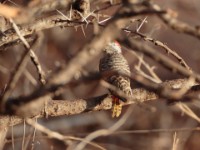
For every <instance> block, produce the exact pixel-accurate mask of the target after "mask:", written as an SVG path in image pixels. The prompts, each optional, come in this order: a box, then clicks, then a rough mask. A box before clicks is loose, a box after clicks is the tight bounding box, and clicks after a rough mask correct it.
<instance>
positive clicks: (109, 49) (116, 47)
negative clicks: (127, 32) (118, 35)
mask: <svg viewBox="0 0 200 150" xmlns="http://www.w3.org/2000/svg"><path fill="white" fill-rule="evenodd" d="M104 52H105V53H107V54H113V53H121V52H122V49H121V46H120V44H119V43H118V42H117V41H114V42H110V43H109V44H108V45H107V46H106V47H105V48H104Z"/></svg>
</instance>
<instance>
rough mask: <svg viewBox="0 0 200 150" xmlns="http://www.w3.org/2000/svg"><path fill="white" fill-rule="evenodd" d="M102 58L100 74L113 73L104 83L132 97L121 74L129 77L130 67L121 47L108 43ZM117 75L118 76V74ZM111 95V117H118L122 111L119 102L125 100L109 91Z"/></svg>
mask: <svg viewBox="0 0 200 150" xmlns="http://www.w3.org/2000/svg"><path fill="white" fill-rule="evenodd" d="M103 52H104V54H103V57H102V58H101V59H100V62H99V71H100V73H108V74H109V72H112V71H113V72H115V73H116V74H114V75H113V74H112V75H110V76H107V77H106V78H105V81H107V82H108V83H110V84H112V85H113V86H115V87H116V88H118V89H119V90H121V91H122V92H123V93H124V94H126V95H127V96H132V90H131V86H130V79H129V78H128V77H124V76H123V75H122V74H125V75H128V76H129V75H130V74H131V72H130V67H129V65H128V62H127V60H126V59H125V58H124V56H123V55H122V50H121V46H120V44H119V43H118V42H117V41H114V42H111V43H109V44H108V45H107V46H106V47H105V48H104V49H103ZM118 73H119V74H118ZM109 91H110V93H111V95H112V100H113V101H112V102H113V103H112V117H119V115H120V114H121V110H122V105H121V101H123V102H125V101H126V99H125V98H122V97H120V96H119V95H118V94H117V93H116V92H114V91H112V90H110V89H109Z"/></svg>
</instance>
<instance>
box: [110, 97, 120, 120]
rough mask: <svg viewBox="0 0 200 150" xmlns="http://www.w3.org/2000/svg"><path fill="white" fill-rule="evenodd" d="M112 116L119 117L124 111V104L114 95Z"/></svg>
mask: <svg viewBox="0 0 200 150" xmlns="http://www.w3.org/2000/svg"><path fill="white" fill-rule="evenodd" d="M112 99H113V103H112V118H114V117H119V116H120V114H121V112H122V104H120V101H119V98H117V97H114V96H112Z"/></svg>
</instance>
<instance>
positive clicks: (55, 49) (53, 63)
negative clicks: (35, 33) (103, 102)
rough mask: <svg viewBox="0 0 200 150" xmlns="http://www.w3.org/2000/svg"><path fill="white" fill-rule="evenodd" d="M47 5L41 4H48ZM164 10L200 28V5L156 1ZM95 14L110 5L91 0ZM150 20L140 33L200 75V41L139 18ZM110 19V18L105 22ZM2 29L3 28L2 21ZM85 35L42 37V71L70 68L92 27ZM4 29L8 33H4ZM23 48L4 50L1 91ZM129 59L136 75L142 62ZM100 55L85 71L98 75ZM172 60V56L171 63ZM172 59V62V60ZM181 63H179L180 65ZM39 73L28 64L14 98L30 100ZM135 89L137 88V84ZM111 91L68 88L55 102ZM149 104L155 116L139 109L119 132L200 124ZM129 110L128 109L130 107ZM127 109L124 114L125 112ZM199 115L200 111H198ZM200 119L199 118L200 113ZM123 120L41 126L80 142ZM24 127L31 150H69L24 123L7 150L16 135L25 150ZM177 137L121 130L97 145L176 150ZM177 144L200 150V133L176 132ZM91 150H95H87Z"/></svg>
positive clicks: (84, 119)
mask: <svg viewBox="0 0 200 150" xmlns="http://www.w3.org/2000/svg"><path fill="white" fill-rule="evenodd" d="M30 1H31V0H29V1H28V0H12V1H6V2H5V4H7V5H11V6H13V5H15V4H16V5H17V6H20V7H21V6H23V7H26V5H27V4H28V3H29V2H30ZM45 1H48V0H43V1H42V0H41V2H45ZM153 2H155V3H157V4H158V5H159V6H160V7H161V8H163V9H171V10H173V11H176V12H177V15H178V17H177V18H178V19H179V20H181V21H184V22H186V23H187V24H189V25H191V26H197V25H200V19H199V18H200V1H199V0H191V1H188V0H167V1H164V0H153ZM91 3H92V8H91V10H96V9H98V8H99V7H100V8H101V7H102V6H103V3H109V1H106V0H105V1H92V2H91ZM117 8H118V6H116V7H112V8H109V9H107V10H103V11H100V12H99V13H100V14H106V15H108V16H112V14H113V13H114V12H115V11H116V10H117ZM145 17H147V19H146V22H145V23H144V25H143V26H142V28H141V29H140V32H141V33H143V34H145V35H147V36H148V37H151V38H153V39H155V40H159V41H161V42H163V43H164V44H166V45H167V46H168V47H170V48H171V49H172V50H174V51H176V52H177V53H178V54H179V55H180V56H181V57H182V58H183V59H184V60H185V61H186V63H187V64H188V65H189V66H190V67H191V68H192V70H194V71H196V72H198V73H200V67H199V64H200V42H199V40H198V39H196V38H194V37H191V36H188V35H184V34H181V33H177V32H175V31H173V30H172V29H171V28H169V27H168V26H167V25H165V24H164V23H163V22H162V21H160V19H159V18H158V17H156V16H150V15H149V16H141V17H138V18H139V19H141V20H143V19H144V18H145ZM101 19H105V18H101ZM0 21H1V22H2V23H1V22H0V24H2V26H3V23H4V22H3V20H2V18H1V20H0ZM139 24H140V22H135V23H133V24H131V26H130V29H133V30H135V29H136V28H137V27H138V26H139ZM83 29H84V32H83V30H82V29H81V27H76V28H74V27H70V28H68V27H67V28H65V27H62V28H61V27H55V28H52V29H48V30H45V31H42V32H40V33H39V35H40V40H41V41H40V44H39V46H38V47H37V49H35V52H36V54H37V56H38V57H39V61H40V63H41V65H42V67H43V68H44V70H45V73H46V74H47V75H50V74H51V73H52V72H53V71H55V70H56V68H58V67H61V66H63V65H65V64H67V63H68V62H69V61H70V59H71V58H73V57H74V56H75V55H76V54H77V53H78V52H79V50H80V49H81V47H82V46H83V45H84V44H85V43H87V42H88V41H89V40H90V39H91V37H92V35H93V30H94V29H93V26H91V25H88V26H83ZM2 30H4V29H3V28H2ZM144 44H148V45H151V46H152V47H154V48H155V49H156V50H158V51H159V52H162V53H164V54H166V55H167V53H166V52H165V51H164V50H163V49H162V48H159V47H158V46H155V45H153V44H152V43H150V42H147V41H144ZM23 50H24V49H23V46H21V45H16V46H12V47H9V48H6V49H5V50H1V51H0V81H1V82H0V89H1V90H3V89H4V88H5V85H6V84H7V82H8V80H9V78H10V75H11V72H12V71H13V69H14V67H15V65H16V63H17V62H18V60H19V59H20V56H21V54H22V52H23ZM123 54H124V56H125V57H126V58H127V60H128V62H129V64H130V66H131V71H132V73H133V74H134V73H135V65H137V64H138V59H137V58H136V57H135V56H134V55H132V54H131V53H130V52H129V51H127V50H125V49H124V50H123ZM100 58H101V55H99V56H97V57H96V58H94V59H93V60H92V61H91V62H90V63H89V64H88V65H86V66H85V67H84V70H86V71H98V63H99V59H100ZM170 58H171V56H170V55H169V59H170ZM171 59H173V58H171ZM144 60H145V61H146V62H148V64H149V65H150V66H155V67H156V69H155V72H156V73H157V75H158V76H159V77H160V78H161V80H162V81H165V80H170V79H177V78H183V76H180V75H177V74H174V73H172V72H170V71H168V70H166V69H164V68H163V67H162V66H161V65H159V64H157V63H156V62H153V61H152V60H150V59H149V58H146V57H144ZM175 61H176V60H175ZM37 78H38V77H37V72H36V70H35V67H34V66H33V64H32V63H31V62H29V63H28V65H27V67H26V70H25V71H24V73H23V75H22V76H21V78H20V81H19V82H18V84H17V87H16V88H15V90H14V92H13V96H19V95H26V94H28V93H31V92H32V91H33V90H34V89H35V87H37V85H38V81H37ZM133 88H136V87H134V83H133ZM107 92H108V91H107V90H106V89H105V88H104V87H102V86H100V85H99V84H98V82H91V83H87V84H80V85H77V86H75V87H71V88H66V91H65V92H64V94H62V95H60V96H58V97H56V98H55V99H66V100H72V99H75V98H89V97H93V96H99V95H101V94H104V93H107ZM147 103H148V105H151V106H153V107H155V108H156V111H154V112H151V111H149V110H145V109H142V108H140V107H138V106H133V112H132V114H131V116H130V117H129V118H128V120H127V121H126V123H125V124H124V125H123V126H122V127H121V128H120V130H151V129H170V128H185V127H188V128H193V127H197V126H198V125H199V124H198V123H197V121H195V120H194V119H192V118H190V117H188V116H186V115H184V114H183V113H181V111H180V110H179V109H177V107H176V106H173V105H172V106H168V105H166V104H165V102H164V101H162V100H158V101H149V102H147ZM127 107H128V106H127ZM127 107H125V109H123V113H125V112H126V109H127ZM196 113H197V114H198V113H199V111H198V110H196ZM199 114H200V113H199ZM118 119H119V118H116V119H113V118H112V117H111V111H100V112H91V113H85V114H80V115H74V116H61V117H55V118H48V119H39V120H38V122H39V123H40V124H42V125H44V126H45V127H47V128H49V129H51V130H53V131H57V132H59V133H62V134H64V135H71V136H77V137H85V136H87V135H88V134H90V133H91V132H93V131H96V130H98V129H104V128H109V127H110V126H112V125H113V124H114V123H115V122H116V121H117V120H118ZM24 128H25V131H26V132H25V136H26V140H25V144H26V149H32V148H33V149H38V150H39V149H65V148H66V147H65V145H64V144H62V143H61V142H59V141H57V140H52V139H49V138H48V137H47V136H46V135H44V134H42V133H41V132H40V131H36V138H35V140H34V141H33V140H32V136H33V133H34V129H33V128H32V127H29V126H28V125H26V126H24V124H20V125H17V126H14V127H11V128H10V130H9V133H8V135H7V142H6V146H5V149H12V142H13V141H12V135H13V136H14V144H15V149H21V145H22V139H23V133H24ZM174 135H175V132H149V133H143V134H142V133H140V134H139V133H138V134H136V133H126V134H125V133H124V134H118V133H117V131H116V133H114V134H111V135H109V136H103V137H99V138H97V139H95V140H94V142H96V143H98V144H99V145H101V146H103V147H105V148H106V149H115V150H131V149H134V150H146V149H148V150H168V149H172V146H173V140H174ZM176 137H177V139H179V142H178V146H177V150H182V149H184V150H198V149H200V142H199V141H198V140H200V134H199V132H198V131H187V132H177V133H176ZM86 149H95V148H94V147H91V146H88V147H86Z"/></svg>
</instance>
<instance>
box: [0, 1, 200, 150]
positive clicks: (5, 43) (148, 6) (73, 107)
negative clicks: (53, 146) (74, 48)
mask: <svg viewBox="0 0 200 150" xmlns="http://www.w3.org/2000/svg"><path fill="white" fill-rule="evenodd" d="M82 2H83V3H82ZM0 6H1V5H0ZM2 6H4V5H2ZM113 6H119V9H118V10H117V11H116V13H115V14H114V15H113V16H112V17H110V18H107V19H105V20H104V21H102V22H98V21H99V18H97V17H98V14H97V13H99V12H101V11H104V10H105V9H108V8H111V7H113ZM5 8H6V9H7V8H8V6H6V7H5ZM11 10H13V11H17V12H15V14H14V15H12V16H7V15H4V14H5V13H3V15H4V17H5V18H7V19H8V20H10V23H11V25H12V27H11V28H8V29H7V30H6V31H1V32H2V33H0V49H6V48H7V47H9V46H12V45H16V44H18V43H23V45H24V46H25V48H26V51H25V52H24V53H23V54H22V56H21V59H20V61H19V63H18V64H17V65H16V67H15V71H14V72H13V76H12V77H11V78H10V80H9V82H8V85H7V88H6V91H5V93H4V94H3V96H2V97H1V108H2V109H1V111H2V112H3V113H4V114H3V113H2V116H0V128H1V129H4V128H6V127H8V126H12V125H16V124H19V123H21V122H22V121H23V118H24V117H25V118H35V117H36V118H42V117H45V114H48V116H61V115H74V114H80V113H85V112H90V111H99V110H107V109H110V108H111V107H112V99H111V98H110V96H109V95H107V94H105V95H101V96H98V97H92V98H89V99H82V98H80V99H74V100H52V99H51V98H52V97H53V96H56V95H59V94H61V93H63V92H64V91H65V88H66V87H72V86H74V85H77V84H80V83H83V82H84V83H86V82H91V81H98V82H99V84H100V85H102V86H104V87H106V88H109V89H112V90H114V91H116V92H117V93H119V95H120V91H119V90H118V89H116V88H115V87H114V86H112V85H110V84H108V83H106V82H104V81H102V80H101V79H102V77H103V75H100V74H94V75H93V74H89V75H88V76H82V78H80V79H79V80H74V76H75V74H77V73H78V72H81V70H82V69H83V67H84V66H85V65H86V64H88V62H90V61H91V60H92V59H93V58H95V56H98V55H99V54H100V53H101V51H102V49H103V48H104V47H105V45H106V44H107V43H109V42H111V41H113V40H115V39H119V41H120V43H122V44H123V45H124V46H125V47H127V48H128V49H129V50H134V51H137V52H140V53H142V54H143V55H144V57H146V56H147V57H149V58H150V59H153V60H154V61H155V62H156V63H159V64H161V65H162V66H163V67H165V68H167V69H169V70H170V71H172V72H173V73H179V74H181V75H183V76H184V77H187V78H188V79H178V80H171V81H166V82H163V83H160V82H161V81H162V79H160V78H159V77H158V76H157V75H156V73H155V72H154V71H153V69H152V68H150V67H149V66H148V64H147V63H146V62H144V61H143V59H142V58H141V57H139V60H140V63H143V64H144V65H145V66H146V68H147V69H148V71H149V72H150V74H151V76H152V77H150V76H148V75H146V74H145V73H144V72H142V70H141V72H140V73H141V74H140V75H138V74H136V75H132V76H130V77H129V78H130V79H131V80H132V81H133V82H137V83H139V84H140V85H141V86H142V87H143V88H135V89H133V95H134V97H133V98H132V99H130V100H129V101H127V102H125V103H123V105H129V104H138V102H140V103H143V102H146V101H149V100H156V99H158V98H165V99H167V100H168V102H170V103H174V102H185V101H194V100H199V96H198V94H196V95H195V94H193V92H194V91H199V89H200V88H199V87H200V86H199V84H198V83H197V82H195V81H198V82H200V75H199V74H198V73H197V72H195V71H192V70H191V68H190V67H189V65H188V64H187V63H186V62H185V60H184V59H183V58H182V57H181V56H179V54H177V53H176V52H175V51H173V50H172V49H171V48H169V47H168V46H167V45H165V44H163V43H162V42H160V41H158V40H154V39H153V38H151V37H147V36H145V35H143V34H142V33H139V32H138V31H137V30H135V31H132V30H129V29H127V28H126V26H127V25H128V24H129V23H130V19H132V18H133V17H136V16H141V15H156V16H158V18H160V20H162V21H163V22H164V23H166V24H167V26H169V27H171V28H172V29H174V30H175V31H177V32H181V33H185V34H188V35H191V36H193V37H197V38H198V39H199V38H200V28H199V27H192V26H190V25H188V24H187V23H185V22H182V21H179V20H178V19H176V14H175V12H173V11H171V10H169V9H167V10H163V9H161V8H160V6H158V5H157V4H154V3H153V2H151V1H148V0H144V1H138V0H136V1H122V2H120V3H116V4H113V5H112V4H110V5H108V6H106V7H103V8H100V9H96V10H93V11H91V9H90V1H87V0H85V1H81V0H80V1H79V0H77V1H75V2H74V1H68V0H59V1H54V0H51V1H48V2H46V3H43V4H41V5H35V6H33V7H30V8H17V9H15V8H12V9H11ZM56 10H57V11H58V12H60V14H62V15H55V12H56ZM60 10H61V11H60ZM62 11H67V13H62ZM49 13H52V14H53V15H52V14H50V15H49ZM0 14H1V12H0ZM25 14H27V19H25V20H23V21H22V20H21V19H22V18H23V16H24V15H25ZM65 15H66V16H65ZM20 16H21V17H20ZM9 17H12V19H11V18H9ZM97 20H98V21H97ZM107 20H108V21H107ZM15 21H16V22H17V23H18V25H16V24H15ZM20 21H21V23H20ZM103 22H106V23H105V24H104V23H103ZM82 25H91V26H94V28H96V29H97V32H95V34H94V35H93V37H92V38H91V39H90V40H89V41H88V42H87V43H86V44H85V45H84V46H83V47H82V48H80V49H79V51H78V53H77V54H76V55H75V56H74V57H73V58H72V59H71V60H70V61H69V62H68V63H67V64H66V65H65V66H64V67H62V68H61V69H60V70H59V71H58V72H55V73H53V74H51V76H50V77H49V78H48V80H47V83H46V79H45V74H44V71H43V69H42V68H41V64H40V63H39V60H38V58H37V55H36V54H35V53H34V51H33V50H32V47H31V46H30V44H29V43H28V41H29V40H30V41H32V42H34V38H33V35H35V33H37V32H38V31H43V30H46V29H51V28H55V27H58V26H60V27H66V28H67V27H79V26H81V27H83V26H82ZM99 27H102V28H101V30H100V28H99ZM82 29H83V28H82ZM113 29H114V30H115V32H113ZM125 32H130V33H132V34H133V36H131V37H130V36H129V37H127V36H126V34H125ZM134 35H137V36H139V37H140V38H141V39H143V40H146V41H150V42H152V43H154V44H155V45H157V46H159V47H161V48H163V49H165V50H166V51H167V53H170V54H171V55H172V56H174V57H175V58H176V59H177V60H178V62H179V64H178V63H176V62H174V61H172V60H171V59H170V58H169V57H167V56H165V55H163V54H162V53H160V52H158V51H156V50H155V49H153V48H151V47H150V46H148V45H146V44H144V43H143V42H142V41H141V39H140V40H136V39H135V38H134ZM28 39H29V40H28ZM134 54H135V53H134ZM136 56H137V54H136ZM29 57H31V60H32V62H33V64H34V65H35V67H36V69H37V73H38V74H39V81H40V82H41V83H42V85H40V86H39V87H37V88H36V89H35V90H34V91H33V92H32V93H30V94H29V95H27V96H23V95H22V96H19V97H14V98H13V97H11V93H12V91H13V90H14V88H15V86H16V83H17V81H18V79H19V77H20V75H21V74H22V72H23V70H24V68H25V66H26V64H27V62H28V59H29ZM139 67H140V66H139ZM140 69H141V68H139V69H138V70H140ZM149 79H150V80H149ZM151 80H152V81H154V82H152V81H151ZM45 83H46V84H45ZM122 97H126V95H123V93H122ZM47 100H48V101H47ZM44 101H47V103H46V106H44V105H45V104H44ZM177 106H178V107H179V108H180V109H181V110H182V111H184V112H185V113H186V114H187V115H189V116H190V117H192V118H194V119H196V120H197V121H199V118H198V116H197V115H196V114H194V113H193V111H192V110H190V109H189V108H188V107H187V106H186V105H184V104H177ZM44 107H46V109H45V112H44V111H43V108H44ZM126 119H127V117H126ZM126 119H125V120H126ZM121 120H122V119H121ZM26 121H27V123H29V124H30V125H32V126H34V127H35V128H37V129H38V130H40V131H42V132H43V133H45V134H47V135H48V136H49V137H52V138H56V139H58V140H61V141H64V142H66V139H70V140H78V141H82V142H81V143H80V144H79V145H78V146H77V147H76V148H77V149H82V148H83V147H85V145H86V144H85V143H87V144H91V145H93V146H96V147H98V145H96V144H94V143H91V142H90V141H92V140H93V139H94V138H96V137H98V136H102V135H108V134H114V133H113V131H115V130H117V129H118V128H119V127H120V126H121V125H122V124H123V123H121V124H120V125H119V126H117V127H116V128H114V129H112V130H106V132H100V131H96V132H94V133H92V134H91V135H88V136H87V137H86V138H85V139H84V140H83V139H77V138H74V137H73V138H71V137H67V136H63V135H61V134H58V133H55V132H53V131H50V130H48V129H46V128H44V127H43V126H41V125H39V124H37V123H35V122H33V121H32V120H30V119H26ZM119 122H120V121H119ZM122 122H124V120H123V121H122ZM103 131H105V130H103ZM145 132H146V131H145ZM147 132H148V131H147ZM102 133H103V134H102ZM99 148H101V147H99ZM101 149H103V148H101Z"/></svg>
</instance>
